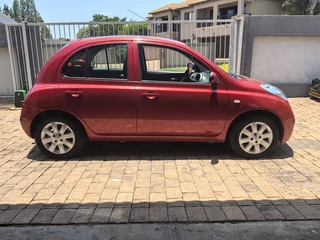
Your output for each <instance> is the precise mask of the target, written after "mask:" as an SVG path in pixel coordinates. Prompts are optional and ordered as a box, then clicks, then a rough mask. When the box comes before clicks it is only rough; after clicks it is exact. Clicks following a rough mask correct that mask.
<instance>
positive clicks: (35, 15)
mask: <svg viewBox="0 0 320 240" xmlns="http://www.w3.org/2000/svg"><path fill="white" fill-rule="evenodd" d="M2 12H3V13H4V14H6V15H8V16H9V17H11V18H12V19H14V20H15V21H16V22H22V21H26V22H29V23H43V22H44V21H43V19H42V17H41V15H40V13H39V12H38V10H37V8H36V4H35V1H34V0H14V1H13V3H12V7H11V8H10V7H9V6H8V5H6V4H4V6H3V10H2ZM40 31H41V36H42V38H52V35H51V33H50V30H49V28H48V27H47V26H42V27H41V30H40Z"/></svg>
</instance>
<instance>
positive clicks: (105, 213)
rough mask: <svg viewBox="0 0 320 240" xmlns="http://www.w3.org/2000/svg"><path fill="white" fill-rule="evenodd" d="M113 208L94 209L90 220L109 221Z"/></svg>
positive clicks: (97, 221)
mask: <svg viewBox="0 0 320 240" xmlns="http://www.w3.org/2000/svg"><path fill="white" fill-rule="evenodd" d="M112 210H113V209H112V208H96V210H95V211H94V213H93V215H92V217H91V219H90V222H92V223H106V222H109V219H110V216H111V213H112Z"/></svg>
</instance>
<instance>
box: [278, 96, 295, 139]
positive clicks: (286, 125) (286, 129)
mask: <svg viewBox="0 0 320 240" xmlns="http://www.w3.org/2000/svg"><path fill="white" fill-rule="evenodd" d="M281 116H282V121H283V137H282V140H281V142H282V143H285V142H287V141H289V139H290V137H291V135H292V132H293V129H294V124H295V121H296V120H295V118H294V115H293V112H292V109H291V107H290V104H289V102H288V103H287V105H286V106H285V107H284V108H283V110H282V112H281Z"/></svg>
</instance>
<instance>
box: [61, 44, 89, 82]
mask: <svg viewBox="0 0 320 240" xmlns="http://www.w3.org/2000/svg"><path fill="white" fill-rule="evenodd" d="M62 74H63V75H64V76H66V77H86V49H82V50H81V51H79V52H77V53H75V54H74V55H73V56H72V57H71V58H69V60H68V61H67V62H66V63H65V65H64V66H63V68H62Z"/></svg>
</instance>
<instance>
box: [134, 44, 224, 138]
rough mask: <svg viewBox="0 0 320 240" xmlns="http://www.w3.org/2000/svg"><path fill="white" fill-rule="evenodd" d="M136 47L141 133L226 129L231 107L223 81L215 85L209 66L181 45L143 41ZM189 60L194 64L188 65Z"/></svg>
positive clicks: (214, 132)
mask: <svg viewBox="0 0 320 240" xmlns="http://www.w3.org/2000/svg"><path fill="white" fill-rule="evenodd" d="M136 49H138V52H139V54H137V55H139V57H138V58H139V61H140V66H141V76H140V75H139V77H140V79H137V80H140V81H136V95H137V99H138V101H139V105H138V109H137V118H138V120H137V134H139V135H168V136H169V135H170V136H179V135H180V136H183V135H189V136H216V135H218V134H220V133H221V132H222V130H223V128H224V125H225V121H226V116H227V109H228V97H227V92H226V87H225V84H224V82H223V81H221V83H220V85H218V86H217V87H215V88H214V89H213V88H212V86H211V84H210V83H209V78H210V71H209V69H207V68H206V67H205V65H204V64H202V63H201V62H200V61H199V60H197V59H195V58H194V57H191V56H188V54H186V53H184V52H183V50H181V49H179V50H177V49H174V48H169V47H165V46H163V45H161V46H160V45H142V44H138V47H137V48H136ZM188 63H193V65H194V67H193V68H192V67H191V69H190V68H188V67H187V65H188ZM189 66H190V65H189ZM191 66H192V65H191Z"/></svg>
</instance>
